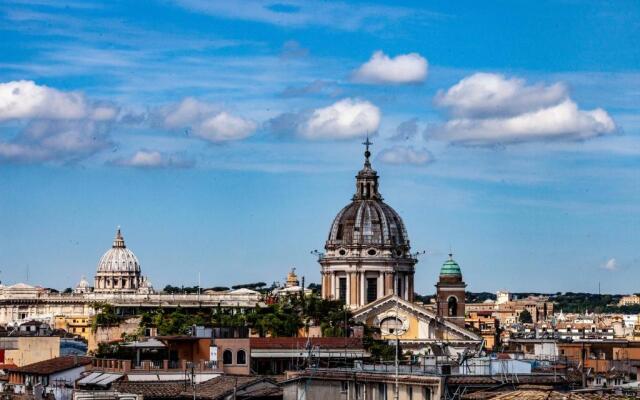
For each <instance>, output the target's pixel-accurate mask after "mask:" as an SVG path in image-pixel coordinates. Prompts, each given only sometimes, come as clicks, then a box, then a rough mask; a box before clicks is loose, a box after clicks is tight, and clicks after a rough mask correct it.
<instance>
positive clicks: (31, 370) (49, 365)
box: [11, 356, 92, 375]
mask: <svg viewBox="0 0 640 400" xmlns="http://www.w3.org/2000/svg"><path fill="white" fill-rule="evenodd" d="M91 360H92V358H91V357H76V356H63V357H56V358H51V359H49V360H44V361H40V362H37V363H33V364H28V365H25V366H22V367H20V368H13V369H11V372H18V373H24V374H34V375H50V374H53V373H56V372H60V371H66V370H68V369H71V368H75V367H81V366H84V365H88V364H91Z"/></svg>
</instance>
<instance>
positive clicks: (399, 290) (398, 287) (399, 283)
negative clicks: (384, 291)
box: [396, 277, 404, 297]
mask: <svg viewBox="0 0 640 400" xmlns="http://www.w3.org/2000/svg"><path fill="white" fill-rule="evenodd" d="M396 283H397V284H396V295H397V296H400V297H402V293H403V292H404V291H403V288H402V279H401V278H400V277H398V278H397V280H396Z"/></svg>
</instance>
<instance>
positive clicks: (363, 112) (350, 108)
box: [298, 98, 380, 139]
mask: <svg viewBox="0 0 640 400" xmlns="http://www.w3.org/2000/svg"><path fill="white" fill-rule="evenodd" d="M379 126H380V109H379V108H378V107H376V106H375V105H373V104H372V103H370V102H368V101H364V100H359V99H351V98H347V99H343V100H340V101H338V102H336V103H333V104H332V105H330V106H328V107H323V108H318V109H316V110H314V111H313V112H312V113H311V115H310V116H309V118H307V119H306V120H305V121H304V122H303V123H302V124H301V125H300V126H299V128H298V132H299V134H300V135H301V136H302V137H304V138H306V139H351V138H355V137H360V136H362V135H364V134H366V133H367V132H375V131H377V130H378V127H379Z"/></svg>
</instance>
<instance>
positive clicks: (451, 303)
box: [447, 296, 458, 317]
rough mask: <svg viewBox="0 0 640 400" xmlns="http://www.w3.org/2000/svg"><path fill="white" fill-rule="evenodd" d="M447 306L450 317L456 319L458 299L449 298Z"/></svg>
mask: <svg viewBox="0 0 640 400" xmlns="http://www.w3.org/2000/svg"><path fill="white" fill-rule="evenodd" d="M447 306H448V309H449V316H450V317H455V316H457V315H458V299H457V298H456V297H455V296H451V297H449V300H448V301H447Z"/></svg>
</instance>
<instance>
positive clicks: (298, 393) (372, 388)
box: [283, 379, 441, 400]
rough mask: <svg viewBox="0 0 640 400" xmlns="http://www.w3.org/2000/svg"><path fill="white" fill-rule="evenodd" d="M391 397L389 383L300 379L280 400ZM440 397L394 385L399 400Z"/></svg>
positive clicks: (420, 388)
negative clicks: (396, 387)
mask: <svg viewBox="0 0 640 400" xmlns="http://www.w3.org/2000/svg"><path fill="white" fill-rule="evenodd" d="M356 385H357V389H356ZM345 389H346V390H345ZM394 395H395V385H394V384H393V382H391V381H390V382H377V381H376V382H373V381H358V382H357V383H355V382H354V381H339V380H327V379H311V380H306V379H301V380H299V381H297V382H293V383H290V384H287V385H284V387H283V400H314V399H327V400H328V399H331V400H334V399H335V400H340V399H344V400H352V399H356V398H358V399H368V400H389V399H393V398H394ZM440 395H441V394H440V390H439V389H438V388H437V387H427V386H424V385H419V384H404V383H400V384H399V385H398V399H399V400H436V399H439V398H440ZM356 396H357V397H356Z"/></svg>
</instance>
